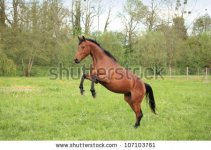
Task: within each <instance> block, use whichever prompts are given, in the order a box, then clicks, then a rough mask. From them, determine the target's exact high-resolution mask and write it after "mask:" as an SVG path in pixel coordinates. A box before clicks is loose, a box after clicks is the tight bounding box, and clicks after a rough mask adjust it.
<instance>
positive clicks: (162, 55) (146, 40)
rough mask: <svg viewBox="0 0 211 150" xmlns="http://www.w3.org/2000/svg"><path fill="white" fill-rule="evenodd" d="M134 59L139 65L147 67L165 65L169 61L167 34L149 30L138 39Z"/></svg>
mask: <svg viewBox="0 0 211 150" xmlns="http://www.w3.org/2000/svg"><path fill="white" fill-rule="evenodd" d="M133 49H134V50H135V53H134V56H133V57H134V58H135V59H134V60H135V61H136V62H135V63H136V64H137V65H140V64H141V65H143V66H145V67H153V68H154V67H156V68H159V67H163V66H166V63H167V60H166V59H167V47H166V40H165V36H164V34H163V33H162V32H160V31H152V32H147V33H146V34H145V35H143V36H142V37H139V38H138V39H137V43H136V44H135V45H134V48H133Z"/></svg>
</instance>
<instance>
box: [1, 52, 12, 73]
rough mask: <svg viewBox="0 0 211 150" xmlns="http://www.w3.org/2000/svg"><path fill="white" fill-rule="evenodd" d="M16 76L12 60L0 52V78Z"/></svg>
mask: <svg viewBox="0 0 211 150" xmlns="http://www.w3.org/2000/svg"><path fill="white" fill-rule="evenodd" d="M15 74H16V65H15V64H14V62H13V60H11V59H9V58H7V56H6V55H5V54H3V53H1V52H0V76H11V75H15Z"/></svg>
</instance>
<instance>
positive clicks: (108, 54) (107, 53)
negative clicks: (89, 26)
mask: <svg viewBox="0 0 211 150" xmlns="http://www.w3.org/2000/svg"><path fill="white" fill-rule="evenodd" d="M86 40H87V41H90V42H92V43H94V44H96V45H97V46H99V47H100V49H101V50H102V51H103V52H104V53H105V54H106V55H107V56H108V57H110V58H112V59H113V60H114V61H116V62H117V60H116V58H115V57H114V56H113V55H112V54H111V53H110V52H109V51H107V50H105V49H104V48H102V47H101V46H100V44H99V43H98V42H97V41H95V40H93V39H89V38H86ZM82 42H83V41H80V42H79V45H80V44H81V43H82Z"/></svg>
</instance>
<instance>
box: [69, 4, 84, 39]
mask: <svg viewBox="0 0 211 150" xmlns="http://www.w3.org/2000/svg"><path fill="white" fill-rule="evenodd" d="M81 15H82V14H81V0H72V7H71V23H72V28H73V29H72V30H73V37H76V36H78V35H80V34H81V30H82V28H81Z"/></svg>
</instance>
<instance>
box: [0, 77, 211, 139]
mask: <svg viewBox="0 0 211 150" xmlns="http://www.w3.org/2000/svg"><path fill="white" fill-rule="evenodd" d="M79 82H80V81H79V80H50V79H48V78H41V77H40V78H39V77H37V78H33V77H32V78H20V77H17V78H14V77H13V78H12V77H1V78H0V140H211V82H210V80H209V81H204V80H199V79H189V80H186V79H185V78H184V79H164V80H148V81H146V82H148V83H150V84H151V86H152V88H153V90H154V95H155V100H156V104H157V112H158V115H154V114H153V113H152V112H151V111H150V108H149V106H148V103H147V102H146V100H144V101H143V102H142V109H143V113H144V117H143V119H142V121H141V126H140V127H139V128H138V129H135V128H134V127H133V125H134V123H135V115H134V113H133V112H132V110H131V109H130V107H129V106H128V104H127V103H126V102H125V101H124V99H123V95H121V94H115V93H112V92H110V91H108V90H106V89H105V88H104V87H102V86H101V85H99V84H97V85H96V92H97V97H96V98H95V99H93V98H92V96H91V93H90V91H89V89H90V82H89V81H85V90H86V91H85V94H84V95H83V96H81V95H80V92H79V88H78V86H79Z"/></svg>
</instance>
